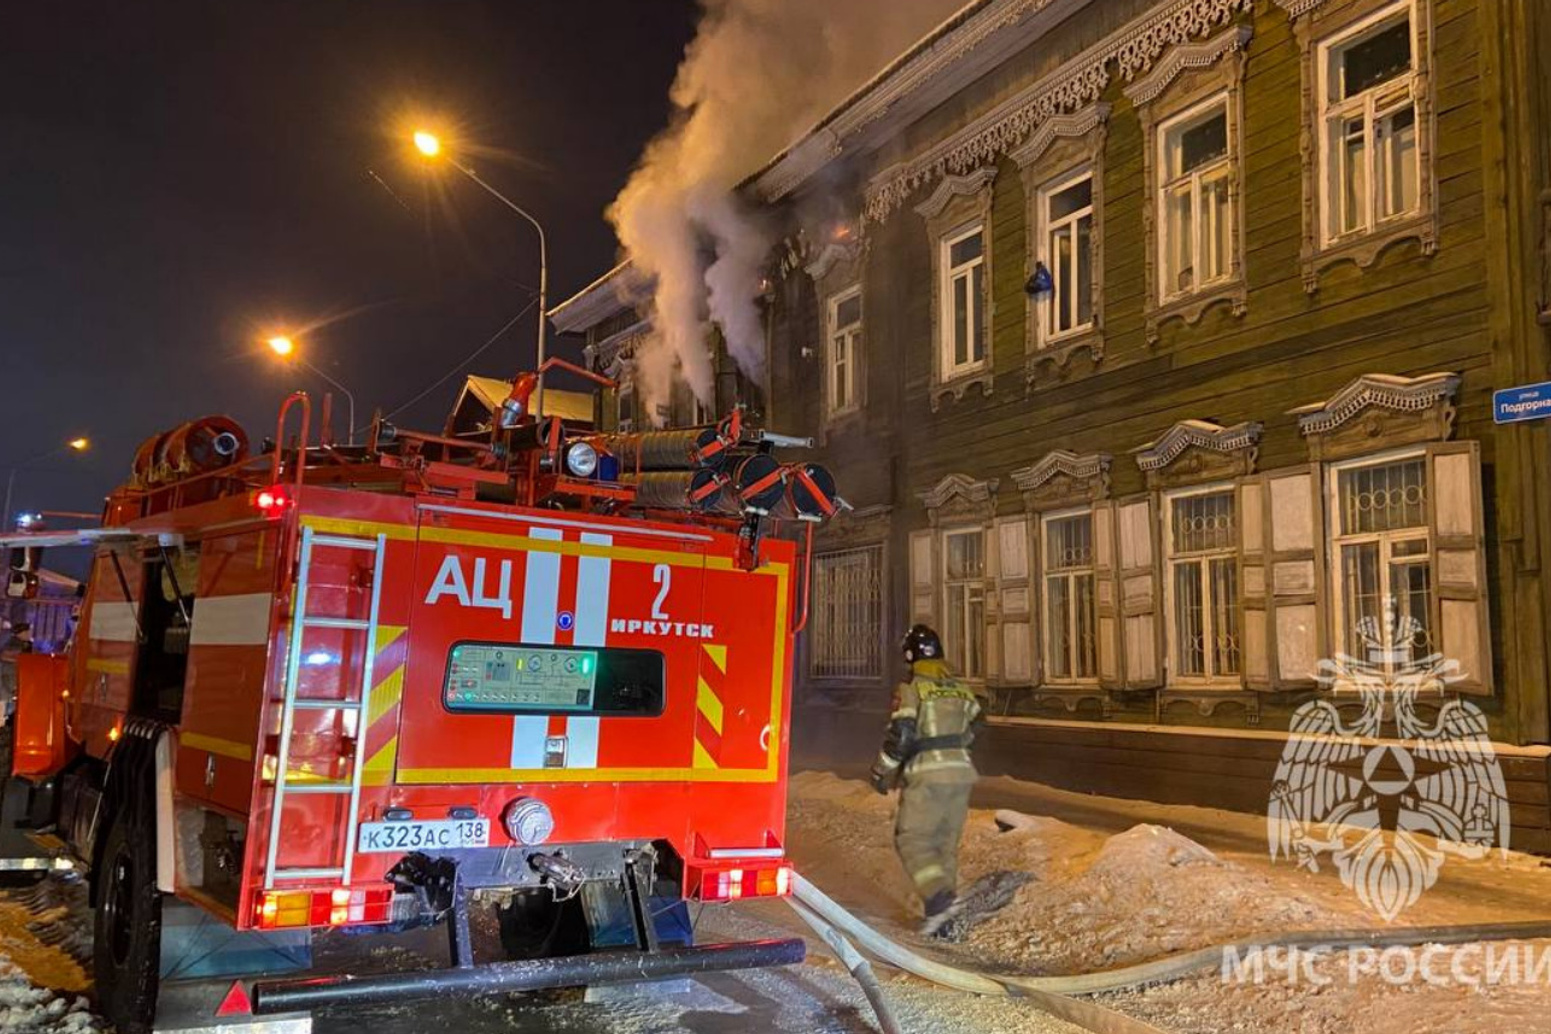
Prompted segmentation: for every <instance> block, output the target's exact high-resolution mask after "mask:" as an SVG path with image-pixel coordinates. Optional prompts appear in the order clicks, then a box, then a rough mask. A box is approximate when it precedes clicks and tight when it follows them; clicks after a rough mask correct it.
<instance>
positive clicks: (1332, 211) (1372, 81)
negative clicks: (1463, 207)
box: [1319, 3, 1421, 241]
mask: <svg viewBox="0 0 1551 1034" xmlns="http://www.w3.org/2000/svg"><path fill="white" fill-rule="evenodd" d="M1411 14H1412V12H1411V7H1410V4H1409V3H1407V4H1403V5H1401V6H1400V7H1398V8H1394V7H1391V8H1389V9H1387V10H1386V11H1382V12H1380V13H1379V14H1377V15H1376V16H1375V17H1373V18H1370V19H1368V20H1366V21H1364V22H1362V23H1359V24H1358V25H1357V26H1355V27H1354V28H1352V29H1351V30H1349V31H1348V32H1346V33H1345V34H1343V35H1341V36H1338V37H1336V38H1335V39H1333V40H1330V41H1327V42H1325V43H1322V44H1321V45H1320V49H1319V76H1320V83H1319V104H1320V113H1321V117H1320V124H1321V126H1322V129H1321V150H1322V159H1323V170H1324V177H1325V183H1324V191H1323V211H1324V213H1325V239H1326V240H1327V241H1333V240H1335V239H1337V238H1339V237H1342V236H1345V235H1348V234H1360V233H1364V232H1366V231H1369V230H1372V229H1374V228H1375V227H1377V226H1379V225H1380V224H1382V223H1384V222H1386V221H1388V220H1392V219H1398V218H1402V217H1406V216H1410V215H1415V214H1416V213H1417V212H1418V211H1419V210H1420V207H1421V167H1420V157H1419V156H1420V152H1419V150H1418V147H1417V124H1416V117H1417V116H1416V96H1415V89H1416V62H1415V57H1414V55H1415V49H1416V48H1415V36H1414V34H1413V32H1412V17H1411Z"/></svg>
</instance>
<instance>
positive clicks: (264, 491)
mask: <svg viewBox="0 0 1551 1034" xmlns="http://www.w3.org/2000/svg"><path fill="white" fill-rule="evenodd" d="M253 505H254V506H255V507H257V508H258V512H259V513H261V514H263V515H264V516H265V517H271V518H274V517H279V516H281V515H283V514H284V513H285V511H286V509H287V507H289V506H290V505H291V493H290V492H287V491H286V490H285V487H284V486H283V485H271V486H270V487H269V488H261V489H259V490H258V492H257V493H256V494H255V495H254V496H253Z"/></svg>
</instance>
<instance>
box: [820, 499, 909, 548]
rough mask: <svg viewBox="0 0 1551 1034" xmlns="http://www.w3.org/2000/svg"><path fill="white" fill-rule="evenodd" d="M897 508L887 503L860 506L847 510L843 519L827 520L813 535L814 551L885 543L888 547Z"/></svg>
mask: <svg viewBox="0 0 1551 1034" xmlns="http://www.w3.org/2000/svg"><path fill="white" fill-rule="evenodd" d="M893 519H894V508H893V507H892V506H889V505H888V504H886V503H880V504H878V505H875V506H860V507H857V508H856V509H854V510H851V511H849V512H847V513H846V517H845V520H843V521H826V522H825V523H824V524H822V525H820V526H819V530H818V533H817V534H816V535H815V536H814V540H813V551H814V554H815V555H817V554H818V553H825V552H835V551H837V550H842V549H858V548H861V547H863V546H876V545H880V544H881V545H883V546H884V547H885V548H887V545H888V540H889V530H890V528H891V527H892V526H893Z"/></svg>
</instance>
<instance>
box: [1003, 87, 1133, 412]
mask: <svg viewBox="0 0 1551 1034" xmlns="http://www.w3.org/2000/svg"><path fill="white" fill-rule="evenodd" d="M1109 113H1110V106H1109V105H1108V104H1106V103H1103V102H1097V103H1094V104H1091V105H1089V106H1088V107H1087V108H1084V109H1083V110H1082V111H1079V112H1076V113H1074V114H1071V115H1062V116H1058V117H1057V118H1053V119H1051V120H1050V121H1048V122H1046V123H1045V124H1044V125H1043V126H1041V127H1040V129H1039V130H1038V131H1037V132H1036V133H1035V134H1034V135H1032V136H1031V137H1030V138H1029V140H1028V141H1027V142H1026V143H1025V144H1024V145H1023V146H1021V147H1019V148H1018V149H1017V150H1015V151H1013V152H1012V153H1011V155H1010V157H1011V158H1012V159H1013V161H1015V162H1016V163H1017V164H1018V170H1019V175H1020V176H1021V177H1022V179H1023V195H1024V211H1025V216H1026V225H1027V226H1028V227H1029V232H1028V233H1027V234H1026V235H1025V236H1026V238H1027V243H1026V247H1025V256H1024V261H1025V275H1026V276H1032V275H1033V273H1034V268H1035V263H1036V262H1041V261H1044V259H1045V256H1044V250H1045V249H1044V245H1045V243H1046V240H1045V238H1046V235H1047V230H1046V227H1045V207H1046V200H1047V198H1048V195H1049V192H1050V190H1051V188H1052V187H1054V186H1057V185H1060V184H1065V183H1070V182H1071V181H1073V180H1074V179H1076V178H1077V176H1078V175H1079V174H1080V173H1082V172H1084V171H1086V172H1087V173H1088V174H1089V176H1090V177H1091V178H1092V183H1093V202H1092V207H1093V232H1092V249H1093V258H1092V261H1093V282H1092V290H1093V322H1092V323H1091V324H1090V325H1089V326H1087V327H1086V328H1083V329H1082V330H1078V331H1074V332H1071V333H1069V334H1065V335H1062V336H1060V337H1057V338H1054V339H1051V340H1047V339H1046V338H1045V330H1044V320H1045V306H1044V305H1043V304H1041V299H1038V298H1035V297H1034V296H1032V295H1029V294H1027V292H1025V295H1024V298H1025V302H1024V311H1025V322H1024V344H1023V351H1024V355H1025V359H1024V367H1023V373H1024V382H1025V385H1026V386H1027V387H1028V388H1032V387H1033V386H1034V383H1035V381H1036V380H1037V379H1038V378H1039V376H1040V375H1041V373H1042V372H1043V373H1047V374H1048V373H1049V372H1051V370H1054V371H1055V372H1058V373H1061V374H1064V373H1065V372H1066V370H1067V365H1068V363H1069V362H1070V361H1071V358H1072V356H1074V355H1076V354H1077V353H1079V352H1083V351H1086V352H1087V353H1088V358H1089V359H1090V360H1092V361H1093V362H1094V363H1097V362H1099V361H1100V360H1102V359H1103V358H1104V150H1105V143H1106V140H1107V139H1108V133H1109ZM1048 265H1049V263H1048V262H1046V266H1047V267H1048ZM1047 365H1048V366H1049V367H1050V368H1051V369H1050V370H1046V369H1044V368H1045V367H1046V366H1047Z"/></svg>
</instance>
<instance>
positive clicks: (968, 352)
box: [940, 224, 986, 378]
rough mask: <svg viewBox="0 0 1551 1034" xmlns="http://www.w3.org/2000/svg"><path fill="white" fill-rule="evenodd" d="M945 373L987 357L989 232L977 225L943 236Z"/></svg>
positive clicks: (943, 341) (957, 370)
mask: <svg viewBox="0 0 1551 1034" xmlns="http://www.w3.org/2000/svg"><path fill="white" fill-rule="evenodd" d="M941 268H942V312H943V316H944V319H943V321H942V327H941V331H940V333H941V336H942V341H941V347H942V373H943V376H944V377H945V378H946V377H951V376H953V375H954V374H957V373H963V372H965V371H967V370H972V369H974V368H975V367H977V366H979V365H980V364H981V363H983V362H985V358H986V325H985V324H986V312H985V231H984V228H983V227H982V226H980V225H979V224H976V225H974V226H970V227H968V228H966V229H963V230H960V231H958V232H956V233H952V234H949V235H948V236H946V237H944V238H943V239H942V267H941Z"/></svg>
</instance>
